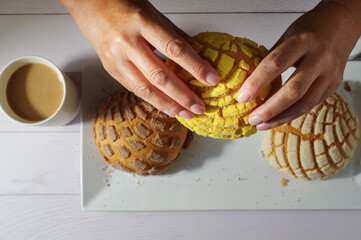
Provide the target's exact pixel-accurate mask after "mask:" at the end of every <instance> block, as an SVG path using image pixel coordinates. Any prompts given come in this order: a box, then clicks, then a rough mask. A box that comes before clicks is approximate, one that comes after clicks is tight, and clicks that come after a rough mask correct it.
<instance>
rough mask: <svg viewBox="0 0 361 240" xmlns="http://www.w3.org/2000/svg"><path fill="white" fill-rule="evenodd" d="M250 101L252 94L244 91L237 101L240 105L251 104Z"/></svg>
mask: <svg viewBox="0 0 361 240" xmlns="http://www.w3.org/2000/svg"><path fill="white" fill-rule="evenodd" d="M249 100H251V94H250V93H249V91H248V90H243V91H242V92H240V93H239V94H238V97H237V101H238V102H239V103H246V102H249Z"/></svg>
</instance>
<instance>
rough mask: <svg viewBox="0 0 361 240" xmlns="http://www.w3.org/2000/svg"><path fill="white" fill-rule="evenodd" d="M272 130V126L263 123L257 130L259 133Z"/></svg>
mask: <svg viewBox="0 0 361 240" xmlns="http://www.w3.org/2000/svg"><path fill="white" fill-rule="evenodd" d="M271 128H272V126H271V124H269V123H261V124H259V125H257V130H258V131H265V130H268V129H271Z"/></svg>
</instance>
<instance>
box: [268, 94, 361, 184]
mask: <svg viewBox="0 0 361 240" xmlns="http://www.w3.org/2000/svg"><path fill="white" fill-rule="evenodd" d="M358 125H359V120H358V118H357V115H356V114H355V112H354V111H353V109H352V108H351V106H350V105H349V104H348V103H347V102H346V101H345V100H344V99H343V98H342V97H341V96H340V95H338V94H337V93H334V94H333V95H331V96H330V97H328V98H327V99H326V101H324V102H323V103H321V104H319V105H318V106H316V107H315V108H313V109H312V110H311V111H310V112H309V113H306V114H304V115H303V116H301V117H299V118H297V119H295V120H293V121H291V122H290V123H288V124H285V125H282V126H280V127H277V128H274V129H271V130H269V131H267V132H266V133H265V135H264V138H263V142H262V148H263V152H264V154H265V156H266V157H267V158H268V160H269V163H270V164H271V166H272V167H274V168H277V169H279V170H280V171H281V172H282V173H285V174H287V175H289V176H292V177H295V178H299V179H303V180H318V179H322V178H326V177H328V176H331V175H333V174H335V173H336V172H337V171H338V170H340V169H341V168H343V167H345V166H346V165H347V163H348V160H349V159H350V158H351V157H352V155H353V153H354V150H355V149H356V148H357V146H358V139H359V137H360V130H359V128H358Z"/></svg>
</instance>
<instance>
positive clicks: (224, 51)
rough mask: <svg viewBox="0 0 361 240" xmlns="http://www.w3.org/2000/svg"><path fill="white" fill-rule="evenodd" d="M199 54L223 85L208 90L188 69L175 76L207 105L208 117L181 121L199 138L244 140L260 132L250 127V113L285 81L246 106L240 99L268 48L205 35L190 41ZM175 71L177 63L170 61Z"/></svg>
mask: <svg viewBox="0 0 361 240" xmlns="http://www.w3.org/2000/svg"><path fill="white" fill-rule="evenodd" d="M188 41H189V43H190V45H191V46H192V47H193V48H194V49H195V50H196V52H197V53H198V54H199V55H200V56H201V57H202V58H204V59H205V60H206V61H208V62H209V63H210V64H211V65H212V66H213V67H214V68H215V69H216V70H217V72H218V74H219V77H220V82H219V84H217V85H216V86H208V85H205V84H203V83H201V82H200V81H198V80H197V79H196V78H195V77H194V76H192V75H191V74H190V73H188V72H187V71H186V70H184V69H177V70H175V72H176V73H177V75H178V77H179V78H180V79H182V80H183V81H184V82H185V83H186V84H187V85H188V87H189V88H190V89H192V90H193V91H194V92H195V93H196V94H197V95H198V96H200V97H201V99H202V100H203V101H204V103H205V105H206V110H205V112H204V114H201V115H197V116H195V117H194V118H193V119H184V118H182V117H180V116H176V117H177V119H178V120H179V121H180V122H181V123H182V124H183V125H184V126H186V127H188V128H189V129H190V130H192V131H194V132H196V133H197V134H199V135H203V136H209V137H213V138H226V139H233V138H240V137H244V136H249V135H251V134H253V133H255V132H256V127H255V126H251V125H250V124H249V123H248V117H249V115H250V113H251V112H252V111H253V110H254V109H255V108H256V107H257V106H259V105H260V104H262V103H263V102H264V101H265V100H266V99H267V98H268V97H269V96H270V95H271V94H273V92H275V91H276V90H277V89H278V88H279V87H280V85H281V77H278V78H276V80H275V81H274V82H273V83H271V84H270V85H268V86H267V87H266V88H265V89H264V90H263V91H262V92H261V93H260V95H259V96H258V97H257V98H256V99H254V100H252V101H250V102H248V103H246V104H242V103H238V102H237V95H238V91H239V89H240V87H241V86H242V84H243V82H244V81H245V80H246V79H247V78H248V77H249V76H250V74H251V73H252V72H253V71H254V69H255V68H256V67H257V66H258V64H259V63H260V62H261V60H262V59H263V58H264V57H265V56H266V55H267V54H268V50H267V49H266V48H265V47H264V46H258V44H257V43H255V42H253V41H251V40H249V39H247V38H239V37H233V36H231V35H229V34H226V33H218V32H204V33H200V34H198V35H196V36H194V37H191V38H190V39H189V40H188ZM167 62H168V64H169V65H170V67H171V68H173V69H175V67H173V65H174V63H173V62H172V61H171V60H169V59H168V60H167Z"/></svg>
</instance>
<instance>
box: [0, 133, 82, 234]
mask: <svg viewBox="0 0 361 240" xmlns="http://www.w3.org/2000/svg"><path fill="white" fill-rule="evenodd" d="M79 151H80V134H79V132H76V133H46V132H45V133H29V132H24V133H1V137H0V153H1V155H0V156H1V157H0V159H1V161H0V194H74V193H79V191H80V185H79V183H80V152H79ZM0 225H1V224H0ZM0 239H1V238H0Z"/></svg>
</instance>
